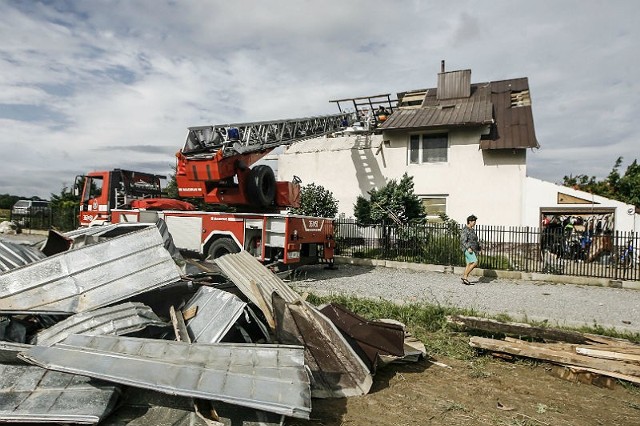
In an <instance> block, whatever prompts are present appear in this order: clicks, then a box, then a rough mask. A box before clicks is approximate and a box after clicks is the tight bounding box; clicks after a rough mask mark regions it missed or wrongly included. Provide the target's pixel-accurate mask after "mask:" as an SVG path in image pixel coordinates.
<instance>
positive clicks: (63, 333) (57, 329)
mask: <svg viewBox="0 0 640 426" xmlns="http://www.w3.org/2000/svg"><path fill="white" fill-rule="evenodd" d="M167 325H168V324H167V323H166V322H164V321H162V320H161V319H160V318H158V316H157V315H156V314H155V313H154V312H153V311H152V310H151V308H150V307H148V306H146V305H144V304H143V303H132V302H127V303H121V304H119V305H115V306H110V307H106V308H100V309H96V310H93V311H88V312H82V313H79V314H75V315H72V316H70V317H69V318H67V319H65V320H62V321H60V322H58V323H57V324H55V325H53V326H51V327H49V328H46V329H44V330H42V331H40V332H38V333H37V334H36V335H35V336H34V338H33V340H32V342H31V343H32V344H34V345H39V346H51V345H53V344H55V343H58V342H60V341H62V340H64V339H65V338H66V337H67V336H69V335H71V334H88V335H104V334H115V335H117V336H119V335H122V334H127V333H132V332H134V331H139V330H142V329H144V328H146V327H149V326H156V327H165V326H167Z"/></svg>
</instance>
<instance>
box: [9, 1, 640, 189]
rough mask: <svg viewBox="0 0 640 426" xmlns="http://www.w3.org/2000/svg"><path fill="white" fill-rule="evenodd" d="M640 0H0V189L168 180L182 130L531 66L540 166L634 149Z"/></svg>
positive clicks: (549, 173)
mask: <svg viewBox="0 0 640 426" xmlns="http://www.w3.org/2000/svg"><path fill="white" fill-rule="evenodd" d="M639 16H640V2H639V1H637V0H628V1H625V0H618V1H608V2H605V1H591V0H538V1H531V0H492V1H473V0H468V1H466V0H457V1H451V0H435V1H432V0H423V1H419V0H415V1H409V0H394V1H388V0H387V1H378V0H366V1H365V0H350V1H343V0H325V1H322V2H317V1H307V0H295V1H294V0H291V1H285V0H274V1H248V0H234V1H228V0H227V1H204V0H201V1H196V0H182V1H177V0H139V1H135V0H130V1H124V0H122V1H117V0H93V1H80V0H77V1H33V0H32V1H13V0H4V1H0V40H2V41H1V42H0V77H1V78H0V149H1V152H2V156H3V157H4V158H3V160H2V163H1V164H2V171H1V172H0V194H5V193H6V194H12V195H21V196H29V197H30V196H33V195H36V196H39V197H42V198H45V199H48V198H49V197H50V195H51V193H54V194H59V193H60V191H61V190H62V188H63V187H71V186H72V185H73V181H74V178H75V176H76V175H81V174H85V173H87V172H89V171H92V170H110V169H114V168H123V169H130V170H138V171H146V172H154V173H160V174H170V173H171V168H172V166H174V164H175V153H176V152H177V151H178V150H179V149H180V148H182V146H183V144H184V141H185V138H186V135H187V128H188V127H191V126H199V125H207V124H223V123H238V122H251V121H262V120H276V119H286V118H300V117H307V116H315V115H322V114H333V113H337V112H338V110H337V107H336V105H335V104H334V103H330V102H329V100H331V99H342V98H351V97H359V96H370V95H377V94H381V93H391V94H396V93H397V92H402V91H407V90H412V89H424V88H429V87H436V85H437V74H438V72H440V62H441V60H445V63H446V69H447V70H448V71H453V70H458V69H471V81H472V83H480V82H486V81H496V80H504V79H511V78H520V77H527V78H528V79H529V87H530V92H531V98H532V108H533V116H534V123H535V127H536V135H537V139H538V142H539V143H540V149H539V150H531V151H529V153H528V154H527V158H528V161H527V175H528V176H532V177H535V178H539V179H542V180H547V181H550V182H556V183H560V182H562V178H563V176H565V175H574V176H575V175H578V174H585V175H588V176H596V178H599V179H601V178H604V177H606V176H607V175H608V174H609V172H610V171H611V169H612V168H613V166H614V164H615V161H616V159H617V158H618V157H623V163H622V166H621V169H620V170H621V172H624V170H626V167H627V166H628V165H629V164H630V163H631V162H632V161H633V160H634V159H637V158H640V155H639V152H638V141H639V140H640V125H638V124H637V123H636V119H637V116H638V109H637V106H638V105H639V104H640V102H639V101H640V96H639V95H640V79H639V78H638V69H639V68H640V54H639V53H638V52H639V51H640V20H639V18H638V17H639Z"/></svg>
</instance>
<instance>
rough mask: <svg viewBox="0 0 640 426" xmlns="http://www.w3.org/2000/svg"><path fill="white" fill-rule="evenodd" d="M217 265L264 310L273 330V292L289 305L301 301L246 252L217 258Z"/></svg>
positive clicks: (289, 288) (297, 295)
mask: <svg viewBox="0 0 640 426" xmlns="http://www.w3.org/2000/svg"><path fill="white" fill-rule="evenodd" d="M215 263H216V265H218V267H219V268H220V269H221V270H222V272H223V273H224V274H225V275H226V276H227V277H229V279H231V281H233V283H234V284H235V285H236V286H237V287H238V288H239V289H240V291H242V293H243V294H244V295H245V296H247V298H249V300H251V301H252V302H253V303H254V304H255V305H256V306H258V307H259V308H260V309H261V310H262V312H263V313H264V315H265V317H266V318H267V321H268V322H269V325H271V326H272V328H273V326H274V324H273V306H272V301H271V295H272V294H273V292H274V291H275V292H277V293H278V294H279V295H280V297H282V298H283V299H284V300H285V301H286V302H287V303H292V302H294V301H296V300H298V299H300V295H299V294H298V293H296V292H295V291H294V290H293V289H291V287H289V286H288V285H287V284H286V283H285V282H284V281H282V280H281V279H280V278H279V277H278V276H277V275H276V274H274V273H273V272H271V271H270V270H269V269H267V268H266V267H265V266H264V265H262V264H261V263H260V262H258V260H256V258H255V257H253V256H252V255H251V254H249V253H248V252H246V251H241V252H239V253H233V254H226V255H224V256H222V257H219V258H217V259H216V260H215Z"/></svg>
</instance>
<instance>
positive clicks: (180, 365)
mask: <svg viewBox="0 0 640 426" xmlns="http://www.w3.org/2000/svg"><path fill="white" fill-rule="evenodd" d="M20 357H21V358H22V359H25V360H26V361H28V362H30V363H33V364H36V365H39V366H42V367H45V368H49V369H52V370H59V371H64V372H68V373H76V374H82V375H86V376H90V377H95V378H100V379H104V380H109V381H112V382H116V383H122V384H125V385H130V386H136V387H140V388H145V389H152V390H156V391H160V392H164V393H169V394H172V395H182V396H188V397H192V398H203V399H213V400H220V401H223V402H228V403H231V404H237V405H242V406H245V407H251V408H256V409H259V410H265V411H270V412H274V413H278V414H284V415H288V416H293V417H300V418H305V419H308V418H309V414H310V412H311V390H310V383H309V376H308V374H307V370H306V369H305V365H304V351H303V348H302V347H300V346H284V345H254V344H232V343H217V344H201V343H196V344H189V343H185V342H174V341H167V340H154V339H140V338H131V337H116V336H83V335H71V336H69V337H68V338H66V339H65V340H64V341H63V342H60V343H57V344H55V345H54V346H51V347H41V346H35V347H33V348H31V349H30V350H29V351H28V352H26V353H22V354H20Z"/></svg>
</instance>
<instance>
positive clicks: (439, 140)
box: [409, 133, 449, 164]
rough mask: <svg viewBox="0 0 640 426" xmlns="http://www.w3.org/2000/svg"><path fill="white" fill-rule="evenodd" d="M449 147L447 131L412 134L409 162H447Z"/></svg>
mask: <svg viewBox="0 0 640 426" xmlns="http://www.w3.org/2000/svg"><path fill="white" fill-rule="evenodd" d="M448 149H449V137H448V135H447V134H446V133H438V134H425V135H411V137H410V138H409V164H421V163H445V162H446V161H447V155H448Z"/></svg>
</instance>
